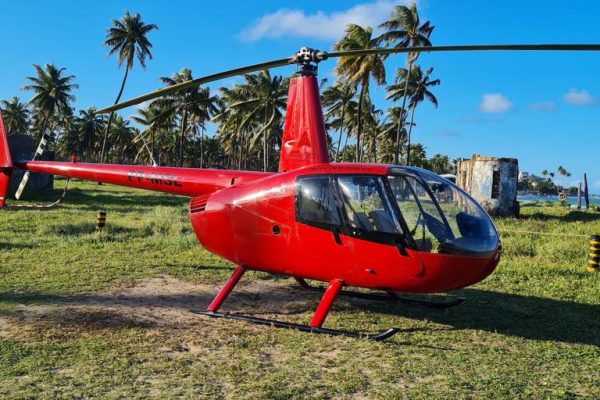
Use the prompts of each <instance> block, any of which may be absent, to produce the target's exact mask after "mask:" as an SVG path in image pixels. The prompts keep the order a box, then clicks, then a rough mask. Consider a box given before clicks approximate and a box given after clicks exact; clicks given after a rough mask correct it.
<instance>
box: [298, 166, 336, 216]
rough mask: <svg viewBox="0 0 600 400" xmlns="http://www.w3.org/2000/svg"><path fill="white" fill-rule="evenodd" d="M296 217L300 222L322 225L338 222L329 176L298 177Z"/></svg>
mask: <svg viewBox="0 0 600 400" xmlns="http://www.w3.org/2000/svg"><path fill="white" fill-rule="evenodd" d="M296 218H297V219H298V221H300V222H304V223H307V224H310V225H316V226H323V227H330V226H332V225H339V224H340V217H339V213H338V209H337V206H336V203H335V198H334V195H333V190H332V187H331V179H330V177H329V176H326V175H321V176H307V177H301V178H299V179H298V184H297V187H296Z"/></svg>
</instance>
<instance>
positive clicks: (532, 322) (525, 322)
mask: <svg viewBox="0 0 600 400" xmlns="http://www.w3.org/2000/svg"><path fill="white" fill-rule="evenodd" d="M456 295H459V296H463V297H466V298H467V300H466V301H465V302H464V303H462V304H461V305H459V306H457V307H454V308H451V309H448V310H443V311H441V310H432V309H430V308H425V307H420V306H415V305H402V304H398V305H394V306H390V305H372V304H370V305H368V306H367V308H370V309H372V310H373V311H379V312H383V313H389V314H394V315H401V316H404V317H407V318H415V319H419V320H429V321H433V322H436V323H440V324H445V325H449V326H452V327H453V328H454V329H477V330H483V331H486V332H491V333H500V334H504V335H509V336H515V337H521V338H524V339H531V340H551V341H558V342H564V343H578V344H587V345H593V346H598V347H600V334H598V332H600V305H594V304H581V303H574V302H570V301H564V300H554V299H548V298H541V297H534V296H523V295H516V294H509V293H500V292H491V291H486V290H481V289H463V290H461V291H458V292H456Z"/></svg>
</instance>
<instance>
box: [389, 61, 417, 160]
mask: <svg viewBox="0 0 600 400" xmlns="http://www.w3.org/2000/svg"><path fill="white" fill-rule="evenodd" d="M409 57H410V54H409ZM412 66H413V60H412V58H409V62H408V72H407V74H406V78H405V82H406V83H405V84H404V97H402V109H400V123H399V124H398V129H397V130H396V154H395V156H394V164H398V162H399V160H400V131H401V130H402V128H403V127H404V109H405V108H406V98H407V97H408V83H409V81H410V73H411V71H412Z"/></svg>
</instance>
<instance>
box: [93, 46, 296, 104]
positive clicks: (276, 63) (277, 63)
mask: <svg viewBox="0 0 600 400" xmlns="http://www.w3.org/2000/svg"><path fill="white" fill-rule="evenodd" d="M294 60H295V58H294V57H288V58H281V59H279V60H273V61H267V62H263V63H259V64H253V65H248V66H246V67H240V68H235V69H230V70H229V71H224V72H219V73H216V74H212V75H206V76H203V77H200V78H196V79H194V80H191V81H186V82H181V83H178V84H175V85H172V86H167V87H165V88H162V89H158V90H155V91H154V92H150V93H147V94H144V95H141V96H138V97H134V98H133V99H130V100H127V101H124V102H122V103H118V104H115V105H113V106H110V107H105V108H102V109H100V110H98V111H96V113H97V114H108V113H110V112H113V111H116V110H120V109H122V108H127V107H130V106H133V105H136V104H140V103H143V102H144V101H147V100H152V99H155V98H157V97H161V96H164V95H167V94H171V93H175V92H178V91H180V90H183V89H188V88H191V87H194V86H200V85H202V84H205V83H210V82H214V81H218V80H220V79H224V78H229V77H232V76H236V75H242V74H247V73H250V72H255V71H260V70H263V69H270V68H275V67H281V66H284V65H288V64H292V63H293V62H294Z"/></svg>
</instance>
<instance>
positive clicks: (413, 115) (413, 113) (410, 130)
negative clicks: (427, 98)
mask: <svg viewBox="0 0 600 400" xmlns="http://www.w3.org/2000/svg"><path fill="white" fill-rule="evenodd" d="M415 108H417V107H416V104H413V106H412V107H411V111H410V123H409V125H408V139H407V147H406V165H410V134H411V132H412V127H413V120H414V117H415Z"/></svg>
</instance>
